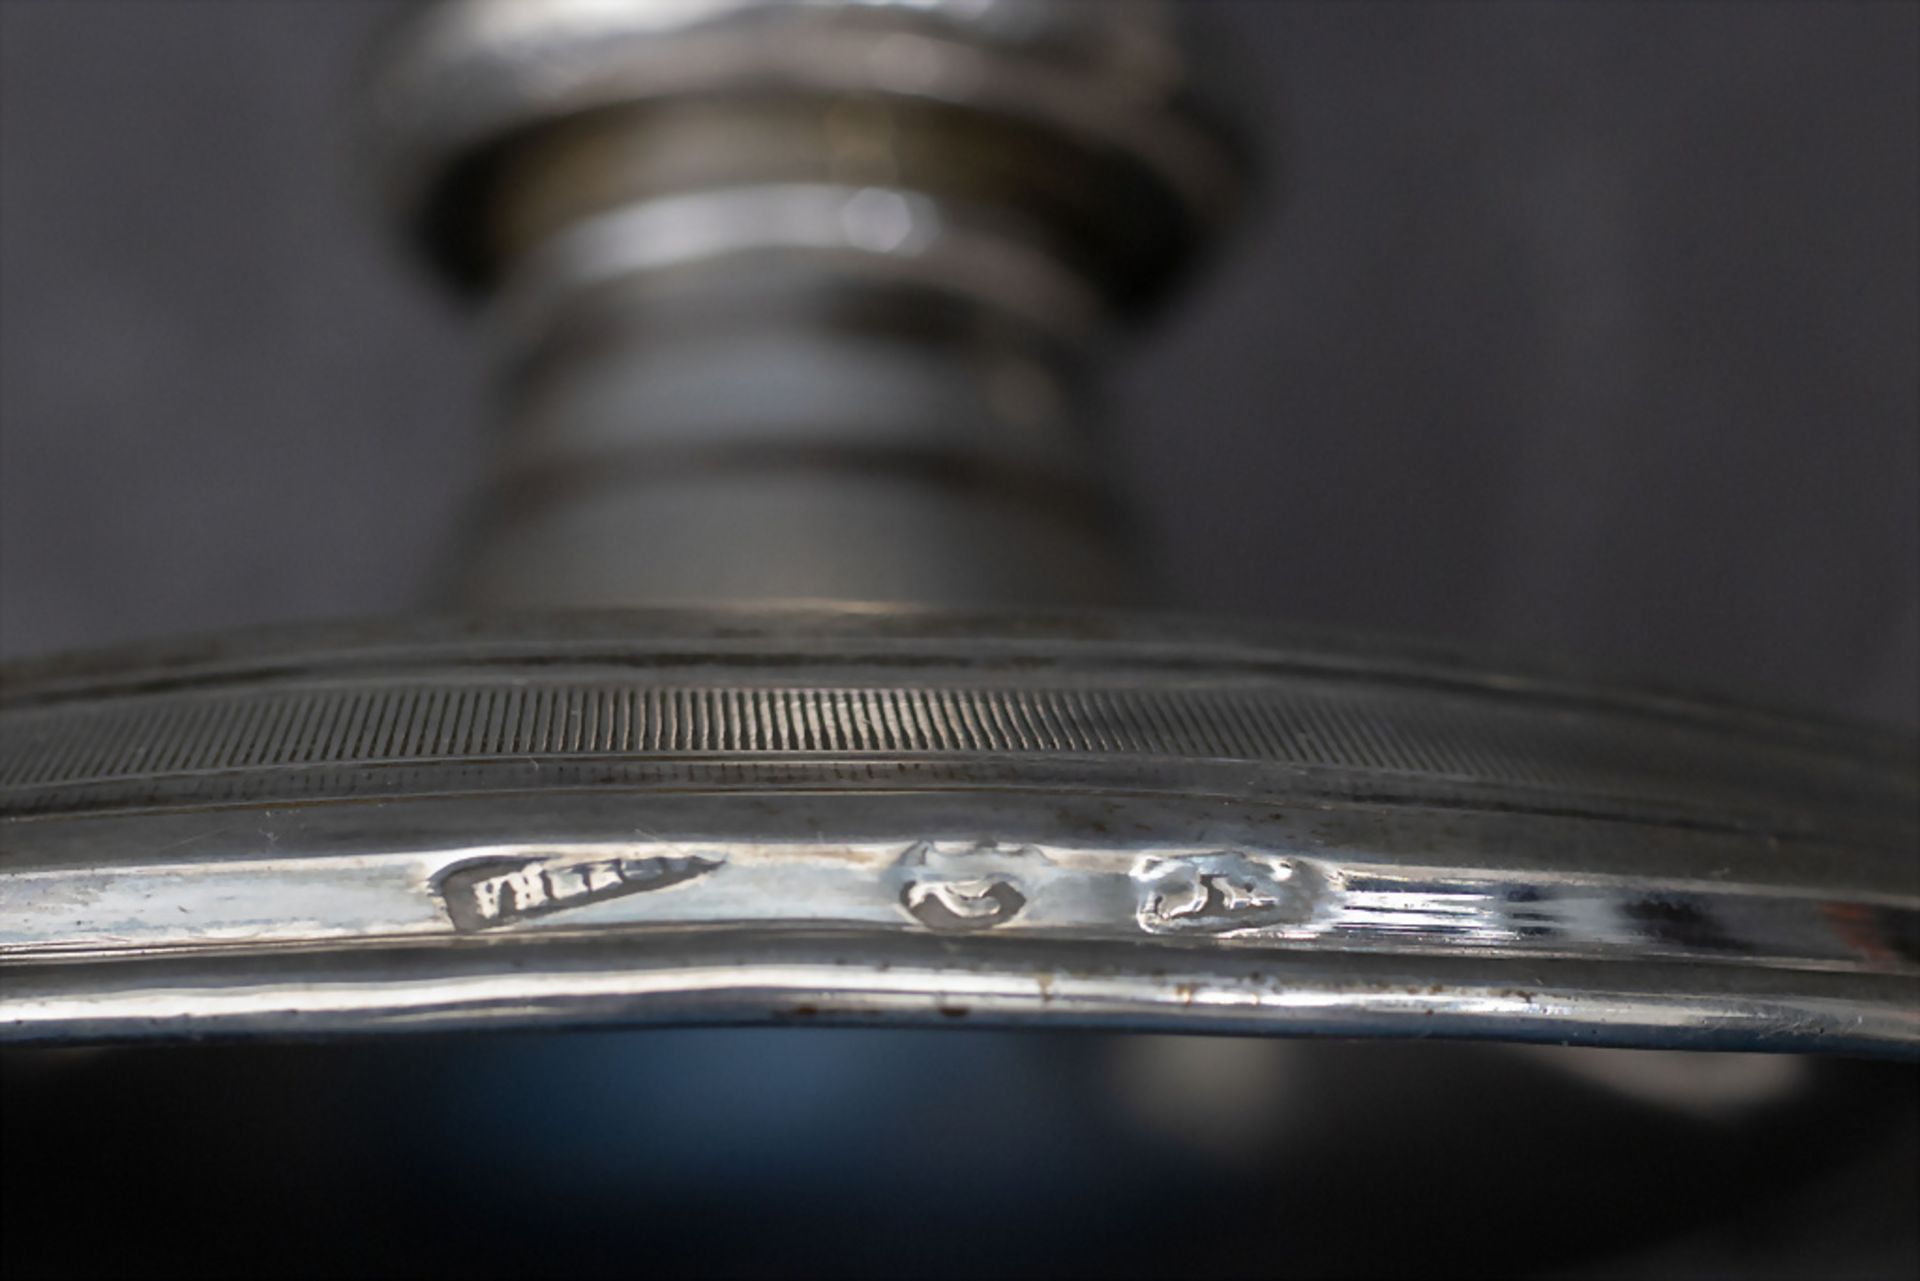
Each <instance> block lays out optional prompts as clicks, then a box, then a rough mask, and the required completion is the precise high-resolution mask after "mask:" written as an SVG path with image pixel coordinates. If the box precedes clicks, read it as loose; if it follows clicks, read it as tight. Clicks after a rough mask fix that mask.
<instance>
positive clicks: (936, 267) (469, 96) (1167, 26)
mask: <svg viewBox="0 0 1920 1281" xmlns="http://www.w3.org/2000/svg"><path fill="white" fill-rule="evenodd" d="M1185 16H1186V15H1184V14H1182V13H1181V12H1180V11H1178V10H1176V9H1175V8H1173V7H1171V6H1165V5H1160V4H1155V3H1115V4H1082V3H1077V2H1068V3H1055V2H1054V0H1038V2H1037V3H1032V2H1027V0H1022V2H1021V3H1006V2H1004V0H991V2H987V3H972V2H967V0H930V2H927V3H900V2H897V0H863V2H856V3H850V4H838V3H805V4H787V3H766V2H764V0H689V2H687V3H667V4H658V3H638V2H635V3H619V2H611V3H610V2H606V0H596V2H594V3H566V2H563V3H554V4H525V3H518V2H511V0H510V2H508V3H496V2H495V0H450V2H448V3H441V4H435V5H428V6H424V7H422V8H420V9H418V10H417V11H415V12H413V13H411V14H409V15H407V16H406V17H405V18H404V19H403V20H401V21H400V22H398V23H396V24H395V26H394V28H393V30H392V31H391V32H390V33H389V36H388V39H387V40H386V42H385V44H384V45H383V46H382V47H381V49H380V50H379V51H378V52H377V56H376V57H375V58H374V59H373V60H372V62H371V63H370V67H369V71H368V75H367V83H366V88H365V94H364V106H365V112H364V117H365V118H364V134H365V137H366V140H367V154H368V162H369V166H370V168H371V169H372V171H373V173H374V175H375V179H376V181H377V183H378V184H379V186H380V188H381V189H382V191H383V192H385V194H386V195H387V197H388V203H389V205H390V207H391V208H392V209H393V211H394V213H395V215H396V217H397V219H398V221H399V222H401V224H402V225H403V226H404V227H405V228H406V229H407V231H408V232H409V234H410V235H411V236H412V237H413V238H414V239H415V240H416V241H417V242H419V244H420V245H421V247H422V248H423V249H424V250H425V251H426V253H427V254H428V256H429V257H431V258H432V259H433V260H434V261H435V262H436V263H437V264H438V265H439V266H440V267H441V268H442V269H443V274H446V275H448V276H450V277H452V278H453V280H454V281H455V282H457V283H458V284H459V285H461V286H463V287H464V288H465V289H466V291H467V292H468V293H469V294H470V295H471V296H472V298H473V299H474V301H475V302H476V304H477V306H478V308H479V310H480V313H481V316H480V319H481V321H482V324H483V327H484V329H485V331H486V333H487V335H488V337H489V338H490V340H491V341H492V343H493V346H494V349H495V351H496V353H497V358H498V361H499V364H500V367H501V370H502V374H503V381H504V382H505V383H506V384H507V385H508V387H509V388H510V393H509V395H508V396H507V398H506V418H507V428H508V429H507V431H506V433H505V434H504V437H503V440H502V444H501V446H500V449H499V453H498V457H497V460H496V463H495V466H494V468H493V481H492V484H491V485H490V487H489V488H488V489H487V491H486V492H485V494H484V496H483V498H482V501H481V502H480V503H478V504H477V508H478V514H477V516H476V519H475V520H474V521H473V522H472V523H471V524H470V527H469V529H468V539H467V546H466V548H465V551H464V554H463V556H462V558H461V561H460V568H459V570H458V571H457V573H456V574H455V575H454V576H453V577H452V581H450V582H449V583H448V584H447V585H446V589H445V590H444V591H443V593H442V598H443V600H444V601H448V602H450V603H453V604H455V605H457V606H459V607H462V608H475V609H493V608H500V607H516V608H518V607H543V608H544V607H553V606H578V605H625V604H635V603H646V602H653V601H671V602H687V601H701V602H726V601H738V600H771V599H802V598H804V599H851V600H888V601H902V602H915V603H922V604H936V605H966V606H976V607H978V606H1003V607H1004V606H1014V607H1041V608H1044V607H1049V606H1058V605H1115V604H1122V605H1131V604H1142V603H1145V602H1146V600H1147V599H1149V597H1150V595H1151V593H1150V592H1149V591H1148V590H1147V587H1146V584H1145V582H1144V575H1143V574H1142V573H1141V571H1140V568H1139V566H1138V565H1137V564H1136V561H1135V556H1134V548H1133V547H1132V545H1131V544H1130V541H1129V539H1128V537H1127V531H1126V528H1125V522H1124V519H1123V517H1122V514H1121V511H1122V508H1123V506H1124V505H1123V504H1122V503H1120V502H1119V501H1117V499H1116V498H1115V496H1114V495H1113V494H1112V493H1111V488H1112V487H1111V485H1110V483H1109V477H1108V476H1107V474H1106V468H1105V467H1104V466H1103V464H1102V461H1101V458H1100V454H1101V451H1100V449H1099V447H1098V427H1097V424H1098V420H1099V415H1098V414H1097V413H1096V412H1094V411H1093V402H1094V401H1095V400H1096V398H1097V383H1098V372H1099V367H1100V365H1101V364H1102V362H1103V358H1104V357H1105V356H1107V355H1108V354H1109V353H1110V352H1111V351H1112V350H1113V349H1114V347H1115V346H1116V344H1117V342H1118V341H1119V340H1120V339H1121V338H1122V337H1123V336H1124V335H1125V334H1126V333H1127V331H1128V330H1129V329H1131V328H1132V327H1134V326H1136V325H1138V324H1140V323H1142V322H1144V321H1145V320H1147V319H1149V318H1150V317H1151V316H1152V315H1154V314H1155V313H1156V312H1157V311H1158V310H1159V308H1160V307H1161V305H1162V304H1163V303H1164V302H1165V301H1166V300H1167V299H1168V298H1169V297H1170V296H1171V294H1172V292H1173V290H1174V289H1175V288H1176V286H1177V285H1178V284H1179V283H1180V282H1181V280H1182V279H1183V278H1184V277H1185V276H1186V275H1187V274H1188V272H1189V271H1190V269H1191V268H1192V266H1193V265H1194V263H1195V262H1196V261H1197V260H1198V259H1200V258H1201V257H1202V256H1203V255H1204V253H1205V251H1206V250H1207V249H1208V248H1209V247H1210V246H1211V244H1212V242H1213V241H1214V240H1216V239H1217V238H1218V236H1219V233H1220V232H1221V231H1222V230H1223V229H1224V227H1225V226H1226V225H1227V224H1228V223H1229V222H1230V221H1231V219H1232V216H1233V214H1234V212H1235V211H1236V210H1237V209H1238V208H1239V206H1240V204H1241V203H1242V197H1243V191H1244V188H1245V187H1246V186H1247V184H1248V178H1247V174H1246V172H1245V170H1246V165H1245V163H1244V161H1243V160H1242V158H1241V156H1240V153H1239V152H1238V151H1237V149H1236V148H1235V146H1234V145H1233V144H1232V142H1231V141H1230V139H1229V136H1228V134H1227V133H1226V132H1225V130H1224V129H1223V128H1222V127H1221V125H1220V124H1219V123H1218V113H1217V112H1216V111H1214V110H1212V109H1209V108H1207V107H1205V106H1203V105H1202V100H1203V98H1204V97H1205V96H1206V94H1205V92H1204V91H1205V90H1206V89H1207V88H1208V87H1209V86H1208V85H1207V84H1205V83H1203V79H1202V77H1200V76H1199V75H1198V74H1197V72H1196V70H1195V67H1194V65H1193V59H1192V54H1191V49H1190V47H1189V43H1188V41H1187V38H1186V33H1185V30H1184V28H1185V27H1186V23H1185V22H1183V21H1182V20H1181V19H1182V18H1183V17H1185ZM636 547H643V548H647V549H649V554H646V555H633V554H630V552H629V549H631V548H636Z"/></svg>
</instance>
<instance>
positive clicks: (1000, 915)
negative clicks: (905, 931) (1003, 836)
mask: <svg viewBox="0 0 1920 1281" xmlns="http://www.w3.org/2000/svg"><path fill="white" fill-rule="evenodd" d="M1046 861H1047V860H1046V859H1045V857H1043V856H1042V855H1041V853H1040V852H1039V851H1038V850H1036V849H1033V848H1032V847H1030V846H1024V845H1023V846H1020V847H1018V848H1015V849H1010V850H1003V849H1001V848H1000V847H999V846H998V845H995V844H994V843H993V842H992V841H980V842H978V843H976V844H972V845H958V846H953V845H943V844H936V843H935V842H932V841H921V842H919V843H918V844H916V845H912V846H909V847H908V849H907V852H906V853H904V854H902V855H901V856H900V861H899V862H898V863H896V864H894V876H895V879H896V882H897V883H898V885H899V887H900V906H901V907H903V908H905V909H906V912H907V915H909V916H911V917H912V918H913V919H914V920H916V921H918V922H920V924H922V925H924V926H926V927H927V928H928V929H932V930H939V931H941V932H942V933H947V932H952V931H959V930H986V929H992V928H993V927H994V926H996V925H1002V924H1004V923H1006V922H1007V921H1010V920H1012V919H1013V918H1014V917H1016V916H1018V915H1019V914H1020V912H1021V909H1023V908H1025V907H1026V905H1027V894H1026V891H1025V889H1024V888H1023V886H1022V876H1021V874H1022V873H1023V872H1032V871H1037V870H1038V869H1039V868H1040V867H1041V866H1043V865H1044V864H1045V863H1046Z"/></svg>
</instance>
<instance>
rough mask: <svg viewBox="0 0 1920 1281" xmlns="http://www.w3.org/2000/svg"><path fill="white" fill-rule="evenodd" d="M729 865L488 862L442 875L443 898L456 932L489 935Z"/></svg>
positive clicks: (696, 861)
mask: <svg viewBox="0 0 1920 1281" xmlns="http://www.w3.org/2000/svg"><path fill="white" fill-rule="evenodd" d="M723 861H725V860H724V859H722V858H718V857H715V858H702V857H700V856H699V855H689V856H686V857H676V856H667V857H661V858H597V859H583V858H579V857H577V856H572V855H564V854H556V855H553V856H551V857H548V858H531V859H525V860H521V859H498V858H490V859H483V860H481V861H479V862H475V863H462V864H460V865H459V866H457V867H454V868H451V869H449V870H448V871H446V872H443V873H441V875H440V879H439V881H438V886H439V890H440V896H441V898H442V899H443V900H444V901H445V903H446V905H447V915H448V916H450V917H452V918H453V924H454V926H455V928H457V929H462V930H484V929H490V928H492V927H494V926H498V925H508V924H511V923H512V922H514V921H523V920H526V919H527V918H528V917H531V916H546V915H548V914H549V913H552V912H563V911H566V910H567V909H568V908H574V907H582V906H585V905H586V904H588V903H598V902H601V901H602V900H604V899H610V898H624V897H626V896H627V895H629V894H644V893H646V892H647V891H648V890H661V889H665V888H666V887H667V886H669V885H678V884H680V883H681V882H682V881H690V880H693V879H694V878H695V877H698V876H705V875H706V874H707V873H708V872H711V871H713V869H715V868H716V867H719V866H720V864H721V863H722V862H723Z"/></svg>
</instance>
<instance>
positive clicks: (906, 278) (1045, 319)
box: [497, 183, 1102, 344]
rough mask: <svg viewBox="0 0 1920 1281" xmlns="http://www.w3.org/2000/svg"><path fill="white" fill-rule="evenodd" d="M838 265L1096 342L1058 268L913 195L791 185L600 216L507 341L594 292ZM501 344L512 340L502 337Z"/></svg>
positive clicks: (523, 295) (521, 309)
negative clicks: (713, 272)
mask: <svg viewBox="0 0 1920 1281" xmlns="http://www.w3.org/2000/svg"><path fill="white" fill-rule="evenodd" d="M782 253H813V254H828V255H838V256H839V261H838V262H837V263H836V264H835V270H836V271H838V272H840V273H842V274H843V275H844V276H846V277H847V278H858V277H859V276H860V274H861V273H862V272H866V273H870V274H876V275H879V276H881V277H883V278H885V279H889V280H893V281H896V282H912V283H926V284H929V285H933V286H936V287H937V288H939V289H940V290H941V291H942V292H944V293H947V294H950V295H952V296H955V297H960V298H970V299H973V300H975V301H977V302H980V303H983V304H985V305H987V306H989V307H991V308H993V309H996V310H1001V311H1005V312H1007V313H1009V314H1012V315H1015V316H1019V317H1021V318H1022V319H1024V320H1026V321H1027V322H1028V323H1030V324H1033V325H1035V326H1036V327H1037V328H1039V329H1040V330H1042V331H1043V332H1047V333H1051V334H1054V335H1056V336H1061V337H1065V338H1068V339H1071V340H1075V341H1085V340H1087V339H1088V338H1090V337H1092V336H1094V335H1096V334H1097V333H1098V331H1099V326H1100V323H1101V319H1102V307H1101V304H1100V301H1099V299H1098V297H1097V296H1096V295H1095V294H1094V293H1093V291H1092V290H1091V289H1089V288H1088V287H1087V286H1086V285H1085V284H1084V283H1083V282H1082V281H1080V280H1079V279H1077V278H1076V277H1074V276H1073V275H1071V274H1070V273H1068V272H1067V271H1065V270H1064V269H1063V268H1062V267H1061V265H1060V263H1059V261H1058V260H1057V259H1055V258H1053V257H1051V256H1049V255H1047V254H1044V253H1042V252H1040V251H1038V250H1037V249H1031V248H1028V247H1025V246H1023V245H1022V244H1021V243H1020V242H1019V241H1018V240H1015V239H1012V238H1010V237H1007V236H1005V235H1001V234H987V233H984V232H979V231H975V230H971V229H969V228H967V227H965V226H963V225H958V224H956V223H955V222H954V220H953V211H952V210H951V209H946V210H943V208H942V206H941V205H940V204H939V203H938V202H936V201H934V200H932V199H931V198H929V197H927V196H924V195H920V194H918V193H916V192H911V191H893V190H888V189H884V188H875V187H843V186H836V185H832V184H825V183H789V184H775V185H764V186H751V187H734V188H721V189H718V190H709V191H694V192H687V193H684V194H680V195H671V196H662V197H659V198H658V199H654V200H647V201H643V202H640V203H638V204H633V205H627V206H623V207H621V208H617V209H613V210H609V211H607V212H605V213H600V214H596V215H593V216H592V217H589V218H585V219H582V220H580V221H579V222H578V223H576V224H574V225H572V226H569V227H568V228H566V229H565V230H564V231H562V232H560V233H558V234H556V235H555V236H553V237H552V238H551V239H550V240H549V241H548V242H546V243H544V244H542V245H541V246H540V248H539V249H538V250H536V251H535V252H533V253H532V254H531V255H529V256H528V258H527V259H526V261H525V262H523V263H522V264H520V265H519V266H518V267H517V268H516V269H515V271H514V274H513V277H512V278H511V279H510V280H509V282H508V284H507V286H506V288H505V291H504V292H503V294H502V295H501V297H500V300H499V302H498V304H497V305H498V306H499V308H500V323H501V324H502V325H503V326H504V328H505V330H506V334H507V335H513V336H516V337H513V338H507V339H506V340H507V341H517V342H518V343H526V344H531V343H532V342H534V341H537V339H538V336H539V335H540V334H542V333H543V332H544V331H545V330H546V329H547V328H548V327H549V326H550V325H551V323H552V320H553V317H555V316H556V315H557V314H559V313H560V311H562V310H563V309H564V308H566V307H568V306H570V305H572V304H573V303H574V302H575V300H576V298H578V297H579V296H580V295H582V294H586V293H589V292H591V291H593V290H595V289H599V288H603V287H606V286H609V285H615V284H618V283H620V282H621V281H623V280H629V279H636V278H639V277H643V276H646V275H649V274H651V273H658V272H667V271H673V270H676V269H685V268H691V267H696V266H700V265H703V264H714V263H720V262H725V261H730V260H741V259H744V258H746V257H747V256H748V255H756V254H757V255H778V254H782ZM503 337H505V335H503Z"/></svg>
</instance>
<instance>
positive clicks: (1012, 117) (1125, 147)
mask: <svg viewBox="0 0 1920 1281" xmlns="http://www.w3.org/2000/svg"><path fill="white" fill-rule="evenodd" d="M1180 17H1181V15H1179V14H1177V13H1176V11H1175V8H1174V7H1173V6H1169V5H1166V4H1163V3H1160V2H1159V0H1104V2H1103V3H1099V4H1086V3H1080V2H1079V0H1015V2H1009V0H986V2H978V0H853V2H852V3H843V2H841V0H822V2H815V0H803V2H802V3H788V2H786V0H777V2H774V0H645V2H643V3H639V2H632V0H627V2H622V0H551V2H549V3H541V4H527V3H523V2H522V0H448V2H445V3H438V4H433V5H429V6H425V7H423V9H422V10H421V11H420V12H418V13H416V14H413V15H410V16H409V17H408V19H407V20H405V21H404V22H402V23H400V24H398V25H397V27H396V29H395V30H394V31H393V32H392V33H391V35H390V38H389V40H388V41H387V43H386V46H385V48H384V49H383V50H382V52H381V55H380V56H379V57H378V58H377V59H376V60H375V62H374V63H373V64H372V67H371V69H370V71H369V73H368V88H367V92H366V115H367V129H368V137H369V142H370V146H371V149H372V151H371V157H370V164H371V167H372V168H373V169H374V171H375V172H376V174H377V175H378V176H379V178H380V179H381V181H382V183H383V185H384V186H385V188H386V190H387V191H388V192H389V194H390V196H391V198H392V199H393V201H394V203H395V205H396V206H397V207H398V208H399V209H400V210H401V211H402V212H403V215H404V216H406V217H407V218H409V219H417V218H421V217H427V218H431V217H433V216H435V215H434V214H433V212H432V210H431V206H432V205H433V204H434V203H435V202H436V201H437V200H440V199H442V198H443V196H444V192H443V191H441V189H440V188H441V185H442V184H443V183H445V182H446V181H447V180H448V179H449V176H450V175H451V174H452V173H453V172H454V171H456V170H458V169H459V168H460V167H461V166H463V165H466V164H469V163H471V162H472V161H473V160H474V159H475V157H476V156H478V155H480V154H481V153H484V152H485V151H487V149H489V148H491V147H494V146H497V145H498V144H500V143H501V142H502V140H504V139H508V138H511V137H514V136H516V135H522V134H525V133H527V132H529V131H532V130H536V129H540V128H544V127H550V126H552V125H554V124H556V123H559V122H563V121H565V120H567V119H569V118H574V117H579V116H583V115H587V114H591V113H593V112H597V111H605V110H608V109H612V108H625V107H632V106H635V105H646V104H658V103H663V102H671V101H673V100H676V99H682V98H689V97H702V98H709V97H725V96H729V95H732V96H741V97H748V96H762V97H765V96H779V97H784V98H787V99H793V100H805V99H813V100H822V99H827V100H832V99H858V100H861V101H866V102H874V103H878V104H882V105H885V104H889V103H899V104H908V105H919V104H932V105H936V106H940V107H946V108H954V109H958V110H960V111H963V112H966V113H968V114H975V115H981V116H992V117H998V118H1004V119H1006V120H1008V121H1010V122H1014V123H1016V124H1018V125H1019V126H1020V127H1022V128H1026V129H1031V130H1034V131H1038V132H1042V133H1047V134H1057V135H1060V136H1062V137H1063V138H1065V139H1067V140H1069V141H1071V142H1072V143H1073V144H1074V146H1076V147H1077V148H1080V149H1082V150H1083V151H1086V152H1089V153H1091V152H1096V151H1106V152H1111V153H1114V154H1116V155H1119V156H1123V157H1125V158H1126V159H1127V160H1128V161H1129V162H1130V163H1133V164H1136V165H1138V166H1141V167H1142V168H1144V169H1145V170H1146V171H1148V172H1149V173H1150V174H1151V176H1152V179H1153V180H1154V181H1155V182H1157V183H1160V184H1163V185H1164V186H1165V187H1166V188H1168V189H1169V191H1170V192H1171V193H1172V194H1173V195H1174V196H1175V197H1176V198H1177V199H1178V200H1179V201H1180V202H1181V203H1182V205H1183V206H1185V207H1186V209H1187V210H1188V212H1189V214H1190V216H1192V217H1193V218H1195V219H1196V220H1197V221H1198V222H1200V223H1202V224H1217V223H1218V222H1219V221H1221V220H1224V219H1225V218H1227V217H1229V216H1230V215H1231V210H1232V208H1233V206H1234V204H1235V202H1236V200H1237V198H1238V193H1239V189H1240V186H1241V183H1242V177H1241V173H1240V167H1241V166H1240V164H1239V162H1238V160H1237V159H1236V158H1235V156H1234V155H1233V153H1232V150H1231V148H1230V147H1229V146H1228V145H1227V144H1225V143H1224V142H1223V141H1222V136H1221V134H1220V129H1219V125H1218V123H1217V120H1216V119H1214V118H1213V113H1210V112H1209V111H1207V110H1205V109H1203V108H1202V107H1200V106H1199V105H1198V104H1199V103H1200V102H1201V101H1202V100H1203V99H1204V97H1205V96H1206V95H1205V87H1206V86H1205V85H1204V83H1203V81H1202V78H1201V76H1200V75H1199V73H1198V71H1197V69H1196V68H1195V67H1194V66H1193V65H1192V60H1191V55H1190V51H1189V49H1188V48H1187V46H1186V44H1185V43H1184V42H1183V40H1182V39H1181V38H1180V32H1179V27H1180V25H1181V23H1180Z"/></svg>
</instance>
